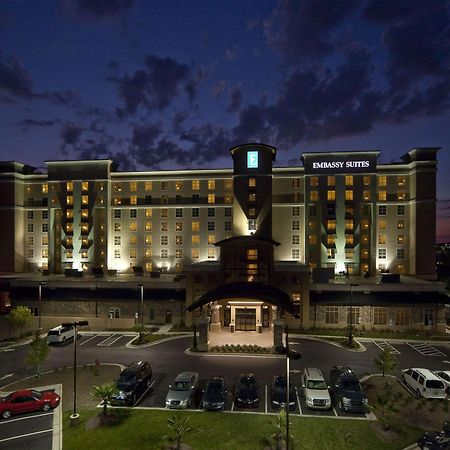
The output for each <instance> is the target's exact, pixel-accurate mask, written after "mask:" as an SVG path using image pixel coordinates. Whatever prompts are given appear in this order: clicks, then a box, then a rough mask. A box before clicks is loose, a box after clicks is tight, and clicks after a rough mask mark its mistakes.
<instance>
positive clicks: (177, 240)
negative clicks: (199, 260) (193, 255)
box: [175, 234, 183, 245]
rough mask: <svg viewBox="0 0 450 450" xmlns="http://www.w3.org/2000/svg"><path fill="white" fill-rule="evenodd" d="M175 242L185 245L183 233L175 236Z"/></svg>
mask: <svg viewBox="0 0 450 450" xmlns="http://www.w3.org/2000/svg"><path fill="white" fill-rule="evenodd" d="M175 244H176V245H183V236H181V235H179V234H178V235H176V236H175Z"/></svg>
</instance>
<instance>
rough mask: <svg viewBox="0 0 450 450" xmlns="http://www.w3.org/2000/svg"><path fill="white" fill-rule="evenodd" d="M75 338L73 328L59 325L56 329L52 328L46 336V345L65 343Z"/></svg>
mask: <svg viewBox="0 0 450 450" xmlns="http://www.w3.org/2000/svg"><path fill="white" fill-rule="evenodd" d="M74 337H75V328H74V327H73V326H68V327H64V326H62V325H59V326H58V327H55V328H52V329H51V330H49V332H48V334H47V343H48V344H55V343H61V342H66V341H67V340H69V339H73V338H74Z"/></svg>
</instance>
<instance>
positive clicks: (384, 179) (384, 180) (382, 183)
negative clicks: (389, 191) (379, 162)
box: [378, 175, 387, 187]
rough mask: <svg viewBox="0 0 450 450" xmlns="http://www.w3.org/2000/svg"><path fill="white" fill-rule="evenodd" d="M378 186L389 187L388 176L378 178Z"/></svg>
mask: <svg viewBox="0 0 450 450" xmlns="http://www.w3.org/2000/svg"><path fill="white" fill-rule="evenodd" d="M378 186H379V187H386V186H387V177H386V176H384V175H383V176H379V177H378Z"/></svg>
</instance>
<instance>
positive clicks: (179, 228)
mask: <svg viewBox="0 0 450 450" xmlns="http://www.w3.org/2000/svg"><path fill="white" fill-rule="evenodd" d="M175 231H183V222H176V223H175Z"/></svg>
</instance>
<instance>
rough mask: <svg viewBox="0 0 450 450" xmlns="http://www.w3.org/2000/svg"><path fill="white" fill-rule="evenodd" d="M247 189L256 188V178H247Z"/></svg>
mask: <svg viewBox="0 0 450 450" xmlns="http://www.w3.org/2000/svg"><path fill="white" fill-rule="evenodd" d="M248 187H256V178H253V177H251V178H249V179H248Z"/></svg>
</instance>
